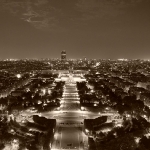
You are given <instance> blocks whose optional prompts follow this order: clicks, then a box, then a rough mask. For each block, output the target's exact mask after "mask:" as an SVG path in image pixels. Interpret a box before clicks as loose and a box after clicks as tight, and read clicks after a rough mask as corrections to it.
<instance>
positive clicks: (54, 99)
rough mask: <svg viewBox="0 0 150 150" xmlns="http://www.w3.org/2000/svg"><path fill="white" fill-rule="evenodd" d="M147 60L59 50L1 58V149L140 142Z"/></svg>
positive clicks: (145, 122)
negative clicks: (46, 55) (72, 55)
mask: <svg viewBox="0 0 150 150" xmlns="http://www.w3.org/2000/svg"><path fill="white" fill-rule="evenodd" d="M65 55H66V52H65ZM149 66H150V61H148V60H139V59H136V60H128V59H118V60H110V59H109V60H102V59H99V60H97V59H74V60H72V59H66V57H65V59H63V60H62V53H61V57H60V59H56V60H55V59H42V60H34V59H23V60H4V61H1V62H0V67H1V68H0V70H1V71H0V78H1V82H0V88H1V91H0V112H1V114H0V118H1V120H0V125H1V126H0V134H1V149H4V150H5V149H14V150H19V149H21V150H25V149H26V150H27V149H29V150H42V149H44V150H62V149H72V150H75V149H76V150H101V149H102V150H103V149H104V150H105V149H106V150H110V149H111V148H112V147H113V149H115V150H117V149H118V150H119V149H120V147H122V148H123V149H125V150H126V149H133V150H134V149H135V150H136V149H140V150H142V149H143V147H144V148H146V147H147V146H148V144H149V143H148V142H149V137H150V132H149V131H150V130H149V129H150V120H149V116H150V67H149ZM70 68H71V69H70ZM24 141H25V142H24Z"/></svg>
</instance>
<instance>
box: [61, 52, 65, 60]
mask: <svg viewBox="0 0 150 150" xmlns="http://www.w3.org/2000/svg"><path fill="white" fill-rule="evenodd" d="M61 60H66V51H65V50H63V51H62V52H61Z"/></svg>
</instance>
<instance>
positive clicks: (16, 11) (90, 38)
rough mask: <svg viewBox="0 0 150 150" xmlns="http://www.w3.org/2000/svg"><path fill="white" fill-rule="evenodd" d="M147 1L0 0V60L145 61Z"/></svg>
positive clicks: (148, 46)
mask: <svg viewBox="0 0 150 150" xmlns="http://www.w3.org/2000/svg"><path fill="white" fill-rule="evenodd" d="M149 6H150V2H149V1H148V0H128V1H126V0H105V1H97V0H86V1H85V0H75V1H69V0H64V1H63V2H62V1H61V0H51V1H50V0H34V1H30V0H26V1H24V2H20V1H18V0H11V1H6V0H3V1H2V0H0V19H1V23H0V39H1V40H0V52H1V53H0V55H1V56H0V59H6V58H18V59H22V58H60V53H61V51H63V50H66V52H67V59H68V58H84V57H86V58H95V59H109V58H110V59H118V58H129V59H136V58H137V59H150V52H149V49H150V42H149V39H150V30H149V29H150V19H149V18H150V10H149Z"/></svg>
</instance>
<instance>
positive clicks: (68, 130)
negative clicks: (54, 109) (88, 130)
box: [52, 82, 87, 150]
mask: <svg viewBox="0 0 150 150" xmlns="http://www.w3.org/2000/svg"><path fill="white" fill-rule="evenodd" d="M60 111H61V112H62V113H61V114H57V131H56V133H55V135H54V138H55V140H54V142H53V144H52V150H54V149H57V150H60V149H62V150H63V149H72V150H86V149H87V137H86V135H85V134H84V133H83V131H82V129H83V117H82V111H81V110H80V102H79V96H78V91H77V87H76V83H75V82H72V83H66V84H65V86H64V92H63V98H62V104H61V108H60Z"/></svg>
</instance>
